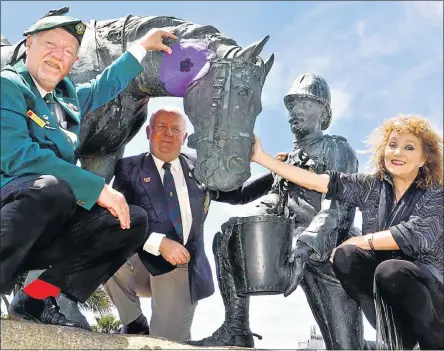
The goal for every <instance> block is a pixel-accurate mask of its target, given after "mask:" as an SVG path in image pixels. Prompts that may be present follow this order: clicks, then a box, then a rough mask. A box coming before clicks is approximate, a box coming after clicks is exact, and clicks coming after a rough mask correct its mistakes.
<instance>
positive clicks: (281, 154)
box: [274, 152, 288, 162]
mask: <svg viewBox="0 0 444 351" xmlns="http://www.w3.org/2000/svg"><path fill="white" fill-rule="evenodd" d="M274 158H275V159H277V160H279V161H282V162H285V161H287V158H288V152H278V153H277V154H276V156H274Z"/></svg>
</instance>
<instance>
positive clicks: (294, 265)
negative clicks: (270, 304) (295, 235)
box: [284, 242, 312, 297]
mask: <svg viewBox="0 0 444 351" xmlns="http://www.w3.org/2000/svg"><path fill="white" fill-rule="evenodd" d="M311 250H312V249H311V247H310V246H308V245H306V244H304V243H301V242H297V244H296V247H295V249H294V250H292V251H291V252H290V254H289V255H288V258H287V264H288V268H289V269H288V274H289V275H290V279H289V282H288V285H287V287H286V288H285V291H284V297H287V296H289V295H290V294H291V293H292V292H293V291H295V290H296V288H297V287H298V285H299V283H300V282H301V280H302V278H303V276H304V270H305V265H306V263H307V260H308V257H309V256H310V251H311Z"/></svg>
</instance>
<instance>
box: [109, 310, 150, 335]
mask: <svg viewBox="0 0 444 351" xmlns="http://www.w3.org/2000/svg"><path fill="white" fill-rule="evenodd" d="M113 334H140V335H149V334H150V328H149V326H148V321H147V320H146V317H145V316H144V315H143V314H141V315H140V316H139V317H137V319H135V320H134V321H132V322H131V323H129V324H126V325H122V326H121V327H120V328H119V330H118V331H117V332H113Z"/></svg>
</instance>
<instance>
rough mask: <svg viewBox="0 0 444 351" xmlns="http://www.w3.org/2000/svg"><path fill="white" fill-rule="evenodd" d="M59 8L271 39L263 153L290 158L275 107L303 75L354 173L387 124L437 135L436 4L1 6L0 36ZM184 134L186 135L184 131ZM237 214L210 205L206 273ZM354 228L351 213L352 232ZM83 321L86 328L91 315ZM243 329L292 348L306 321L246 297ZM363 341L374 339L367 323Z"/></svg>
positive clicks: (283, 118)
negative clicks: (313, 77) (310, 76)
mask: <svg viewBox="0 0 444 351" xmlns="http://www.w3.org/2000/svg"><path fill="white" fill-rule="evenodd" d="M62 6H68V7H70V12H69V15H71V16H73V17H78V18H81V19H83V20H84V21H89V20H91V19H96V20H105V19H112V18H120V17H124V16H126V15H128V14H132V15H138V16H156V15H167V16H174V17H179V18H182V19H184V20H187V21H189V22H192V23H196V24H201V25H205V24H209V25H212V26H214V27H216V28H217V29H218V30H219V31H220V32H222V33H223V34H225V35H227V36H228V37H230V38H232V39H234V40H236V42H237V43H238V44H239V45H240V46H242V47H245V46H247V45H249V44H251V43H253V42H256V41H258V40H260V39H262V38H263V37H264V36H266V35H270V40H269V41H268V43H267V44H266V46H265V48H264V50H263V51H262V54H261V56H262V58H264V59H267V58H268V57H269V56H270V54H271V53H274V54H275V63H274V65H273V68H272V69H271V71H270V73H269V75H268V77H267V80H266V82H265V85H264V89H263V93H262V105H263V108H262V112H261V113H260V115H259V116H258V118H257V120H256V124H255V129H254V131H255V133H256V134H257V135H258V136H259V137H260V138H261V140H262V144H263V147H264V149H265V150H266V151H267V152H269V153H271V154H275V153H277V152H279V151H290V150H291V149H292V140H293V135H292V134H291V132H290V128H289V124H288V115H287V111H286V109H285V106H284V104H283V98H284V96H285V94H286V93H287V91H288V89H289V88H290V86H291V83H292V81H293V80H294V79H295V78H296V77H297V76H299V75H300V74H302V73H305V72H315V73H317V74H319V75H321V76H323V77H324V78H325V79H326V80H327V82H328V83H329V86H330V90H331V96H332V103H331V107H332V111H333V122H332V125H331V126H330V128H329V129H328V130H327V131H326V132H327V133H328V134H336V135H342V136H344V137H346V138H347V139H348V141H349V143H350V144H351V146H352V147H353V148H354V149H355V150H356V151H357V153H358V154H357V155H358V159H359V162H360V171H368V168H367V167H366V165H367V162H368V158H367V157H368V156H367V155H366V154H364V153H363V152H362V150H364V149H365V143H364V140H365V138H366V136H367V135H369V134H370V132H371V130H372V129H374V128H375V127H377V126H378V125H380V124H381V123H382V122H383V120H384V119H386V118H390V117H393V116H395V115H397V114H419V115H422V116H424V117H426V118H428V119H429V120H430V121H431V123H432V124H433V125H434V126H435V128H436V129H437V130H438V131H439V132H441V133H442V131H443V2H441V1H436V2H435V1H434V2H427V1H421V2H419V1H418V2H398V1H393V2H390V1H378V2H370V1H365V2H364V1H347V2H336V1H335V2H317V1H309V2H303V1H300V2H290V1H285V2H269V1H260V2H248V1H236V2H230V1H223V2H216V1H215V2H209V1H186V2H174V1H168V2H161V1H153V2H143V1H139V2H135V1H125V2H123V1H107V2H100V1H90V2H82V1H64V2H50V1H38V2H25V1H20V2H14V1H2V2H1V33H2V34H3V35H4V36H6V37H7V38H8V39H9V41H10V42H11V43H15V42H17V41H18V40H20V39H22V33H23V31H24V30H25V29H26V28H28V27H29V26H30V25H31V24H33V23H34V22H35V21H36V20H37V19H38V18H40V17H41V16H43V15H44V14H45V13H46V12H47V11H49V10H51V9H55V8H59V7H62ZM165 105H168V106H176V107H178V108H180V109H183V106H182V100H181V99H180V98H155V99H152V101H151V102H150V103H149V105H148V112H149V113H151V112H153V111H155V110H156V109H158V108H160V107H162V106H165ZM272 127H273V128H272ZM143 130H144V127H143V128H142V130H141V132H140V133H139V134H138V135H137V136H136V137H135V138H134V139H133V140H132V141H131V142H130V143H129V144H128V146H127V148H126V150H125V156H132V155H137V154H140V153H142V152H146V151H148V149H149V144H148V141H147V140H146V137H145V133H144V132H143ZM188 131H189V132H192V131H193V128H192V125H191V124H190V123H188ZM184 149H185V150H186V148H184ZM263 172H265V169H264V168H262V167H261V166H258V165H256V164H253V165H252V175H253V176H257V175H259V174H262V173H263ZM244 206H245V205H244ZM244 206H231V205H226V204H219V203H215V202H213V203H212V204H211V207H210V211H209V215H208V217H207V221H206V223H205V228H204V235H205V248H206V252H207V255H208V257H209V260H210V262H211V265H212V268H213V273H214V258H213V254H212V252H211V244H212V240H213V237H214V234H215V233H216V232H217V231H218V230H220V226H221V224H222V223H223V222H225V221H226V220H227V219H228V218H229V217H230V216H239V214H241V213H242V211H244V210H245V207H244ZM360 221H361V218H360V215H359V214H358V215H357V219H356V224H357V225H358V226H360ZM214 279H215V281H216V277H215V273H214ZM216 285H217V284H216ZM216 290H217V291H216V293H215V294H214V295H213V296H211V297H209V298H207V299H204V300H202V301H200V302H199V304H198V307H197V309H196V314H195V318H194V323H193V327H192V337H193V339H200V338H202V337H206V336H208V335H210V334H211V333H212V332H213V331H214V330H216V328H218V327H219V326H220V325H221V323H222V321H223V319H224V309H223V304H222V300H221V297H220V294H219V291H218V289H217V288H216ZM142 308H143V311H144V314H145V315H146V316H147V317H149V316H150V300H149V299H143V300H142ZM88 318H89V320H90V321H92V320H93V317H92V316H91V315H90V314H88ZM250 321H251V330H252V331H253V332H255V333H257V334H260V335H262V336H263V340H258V339H255V346H256V347H257V348H297V347H298V346H299V344H298V343H299V342H304V341H306V340H307V339H308V337H309V330H310V325H311V324H313V323H314V318H313V315H312V313H311V311H310V308H309V306H308V304H307V302H306V299H305V296H304V293H303V291H302V290H301V288H298V289H297V290H296V291H295V292H294V293H293V294H292V295H291V296H289V297H287V298H284V297H283V296H282V295H276V296H260V297H259V296H258V297H253V298H251V302H250ZM365 337H366V338H367V339H374V337H375V332H374V330H373V329H372V327H371V326H369V324H368V323H365Z"/></svg>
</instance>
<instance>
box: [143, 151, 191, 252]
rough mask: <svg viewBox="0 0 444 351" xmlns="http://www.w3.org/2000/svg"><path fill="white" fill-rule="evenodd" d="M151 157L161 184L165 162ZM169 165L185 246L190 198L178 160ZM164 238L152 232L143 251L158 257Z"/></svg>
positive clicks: (189, 213) (161, 234)
mask: <svg viewBox="0 0 444 351" xmlns="http://www.w3.org/2000/svg"><path fill="white" fill-rule="evenodd" d="M148 155H149V154H147V156H148ZM151 156H153V160H154V163H155V164H156V168H157V171H158V172H159V175H160V179H161V180H162V184H163V176H164V174H165V170H164V169H163V167H162V166H163V164H164V163H165V162H164V161H162V160H159V159H158V158H157V157H156V156H154V155H153V154H151ZM170 163H171V173H172V175H173V178H174V185H175V186H176V191H177V197H178V200H179V207H180V216H181V217H182V232H183V245H185V244H186V243H187V240H188V237H189V235H190V230H191V225H192V223H193V218H192V214H191V206H190V197H189V196H188V187H187V182H186V180H185V176H184V174H183V170H182V165H181V164H180V160H179V158H176V159H175V160H173V161H171V162H170ZM154 206H155V204H154ZM164 237H165V234H163V233H156V232H152V233H151V234H150V236H149V238H148V240H147V241H146V242H145V244H144V245H143V249H144V250H145V251H147V252H149V253H150V254H153V255H155V256H158V255H160V252H159V247H160V242H161V241H162V239H163V238H164Z"/></svg>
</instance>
